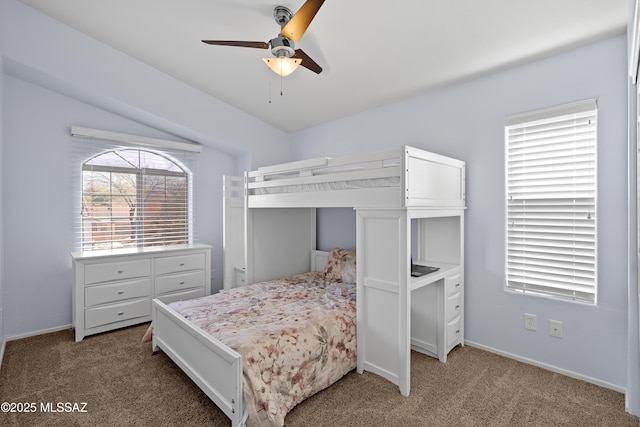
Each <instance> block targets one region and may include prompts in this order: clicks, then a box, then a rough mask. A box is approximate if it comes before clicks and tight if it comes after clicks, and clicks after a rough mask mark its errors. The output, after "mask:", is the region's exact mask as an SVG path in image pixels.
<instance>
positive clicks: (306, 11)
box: [281, 0, 324, 42]
mask: <svg viewBox="0 0 640 427" xmlns="http://www.w3.org/2000/svg"><path fill="white" fill-rule="evenodd" d="M322 3H324V0H307V1H306V2H305V3H304V4H303V5H302V7H301V8H300V9H299V10H298V11H297V12H296V14H295V15H293V17H292V18H291V20H290V21H289V23H287V25H285V26H284V27H283V28H282V31H281V33H282V35H283V36H285V37H286V38H288V39H291V40H293V41H296V42H297V41H299V40H300V39H301V38H302V36H303V34H304V32H305V31H307V27H308V26H309V24H311V21H312V20H313V18H314V17H315V16H316V13H318V10H319V9H320V6H322Z"/></svg>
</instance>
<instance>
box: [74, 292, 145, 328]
mask: <svg viewBox="0 0 640 427" xmlns="http://www.w3.org/2000/svg"><path fill="white" fill-rule="evenodd" d="M150 315H151V299H150V298H143V299H138V300H133V301H125V302H121V303H117V304H109V305H103V306H100V307H92V308H87V309H86V310H85V316H84V327H85V328H86V329H89V328H95V327H96V326H101V325H106V324H109V323H115V322H120V321H122V320H129V319H135V318H136V317H144V316H150Z"/></svg>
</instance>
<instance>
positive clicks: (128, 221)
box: [73, 138, 196, 251]
mask: <svg viewBox="0 0 640 427" xmlns="http://www.w3.org/2000/svg"><path fill="white" fill-rule="evenodd" d="M135 145H136V144H123V143H121V142H117V141H104V140H96V139H93V138H91V139H84V138H75V139H74V159H75V160H74V164H75V166H74V170H75V171H77V173H74V174H73V180H74V184H75V185H74V186H77V187H76V188H78V199H77V200H78V205H77V206H76V209H75V212H77V213H79V215H78V216H77V217H76V227H75V228H76V231H77V247H78V249H80V250H83V251H92V250H111V249H120V248H137V247H148V246H168V245H177V244H185V243H191V242H192V241H193V239H194V233H195V232H194V223H193V200H192V194H193V188H192V187H193V179H192V173H193V170H194V168H195V164H196V157H195V155H194V154H195V153H193V152H187V151H184V150H171V149H167V148H166V147H163V148H162V149H161V150H158V149H157V148H156V149H154V148H148V147H136V146H135Z"/></svg>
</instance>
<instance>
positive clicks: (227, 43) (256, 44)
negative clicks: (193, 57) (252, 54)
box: [202, 40, 269, 49]
mask: <svg viewBox="0 0 640 427" xmlns="http://www.w3.org/2000/svg"><path fill="white" fill-rule="evenodd" d="M202 43H206V44H215V45H220V46H239V47H255V48H257V49H268V48H269V43H266V42H242V41H235V40H202Z"/></svg>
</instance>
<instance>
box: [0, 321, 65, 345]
mask: <svg viewBox="0 0 640 427" xmlns="http://www.w3.org/2000/svg"><path fill="white" fill-rule="evenodd" d="M72 327H73V325H70V324H69V325H62V326H56V327H55V328H49V329H42V330H39V331H33V332H27V333H24V334H18V335H11V336H10V337H7V339H6V340H7V341H14V340H19V339H22V338H28V337H34V336H36V335H42V334H48V333H50V332H58V331H64V330H65V329H71V328H72Z"/></svg>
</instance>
